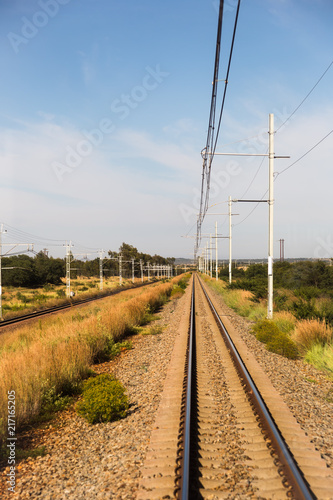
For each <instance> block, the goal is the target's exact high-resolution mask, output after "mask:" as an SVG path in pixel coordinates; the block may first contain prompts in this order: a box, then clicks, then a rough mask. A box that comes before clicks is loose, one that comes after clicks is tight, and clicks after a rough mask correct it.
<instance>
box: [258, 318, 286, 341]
mask: <svg viewBox="0 0 333 500" xmlns="http://www.w3.org/2000/svg"><path fill="white" fill-rule="evenodd" d="M253 331H254V333H255V336H256V338H257V339H258V340H259V342H263V343H264V344H267V342H269V341H270V340H272V339H273V338H274V337H275V336H276V335H279V334H280V333H281V332H280V330H279V329H278V327H277V326H276V324H275V323H274V322H273V321H272V320H270V319H262V320H260V321H258V322H257V323H256V324H255V325H254V326H253Z"/></svg>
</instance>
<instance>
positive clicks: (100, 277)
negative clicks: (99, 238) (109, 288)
mask: <svg viewBox="0 0 333 500" xmlns="http://www.w3.org/2000/svg"><path fill="white" fill-rule="evenodd" d="M103 253H104V250H103V249H102V250H100V252H99V289H100V290H103Z"/></svg>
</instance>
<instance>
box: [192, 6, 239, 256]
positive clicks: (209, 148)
mask: <svg viewBox="0 0 333 500" xmlns="http://www.w3.org/2000/svg"><path fill="white" fill-rule="evenodd" d="M223 5H224V2H223V0H220V7H219V20H218V29H217V40H216V51H215V64H214V79H213V88H212V99H211V106H210V115H209V127H208V133H207V141H206V146H205V148H204V149H203V151H202V157H203V167H202V180H201V197H200V207H199V216H198V221H197V236H196V244H195V254H196V253H197V250H198V248H199V245H200V240H201V226H202V223H203V220H204V217H205V214H206V212H207V210H208V202H209V190H210V176H211V166H212V161H213V158H214V153H215V150H216V145H217V141H218V137H219V132H220V128H221V122H222V116H223V110H224V104H225V98H226V91H227V86H228V81H229V73H230V67H231V60H232V54H233V48H234V42H235V36H236V28H237V22H238V16H239V8H240V0H238V3H237V9H236V15H235V21H234V28H233V35H232V41H231V46H230V51H229V58H228V65H227V71H226V76H225V78H224V80H223V81H224V91H223V96H222V103H221V109H220V113H219V120H218V125H217V130H216V131H215V118H216V101H217V87H218V78H219V63H220V50H221V37H222V20H223Z"/></svg>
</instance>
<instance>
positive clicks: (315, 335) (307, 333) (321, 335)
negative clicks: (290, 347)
mask: <svg viewBox="0 0 333 500" xmlns="http://www.w3.org/2000/svg"><path fill="white" fill-rule="evenodd" d="M292 339H293V340H294V342H295V343H296V344H297V345H298V347H299V349H300V350H301V351H302V352H303V353H305V352H306V351H309V350H310V349H311V348H312V347H313V346H314V345H316V344H320V345H325V344H328V343H329V342H330V341H331V339H332V328H331V327H330V326H328V325H327V324H326V323H325V321H324V320H322V321H320V320H318V319H307V320H301V321H297V323H296V326H295V330H294V332H293V334H292Z"/></svg>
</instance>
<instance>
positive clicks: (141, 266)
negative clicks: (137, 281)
mask: <svg viewBox="0 0 333 500" xmlns="http://www.w3.org/2000/svg"><path fill="white" fill-rule="evenodd" d="M140 271H141V281H142V283H143V265H142V259H140Z"/></svg>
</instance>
